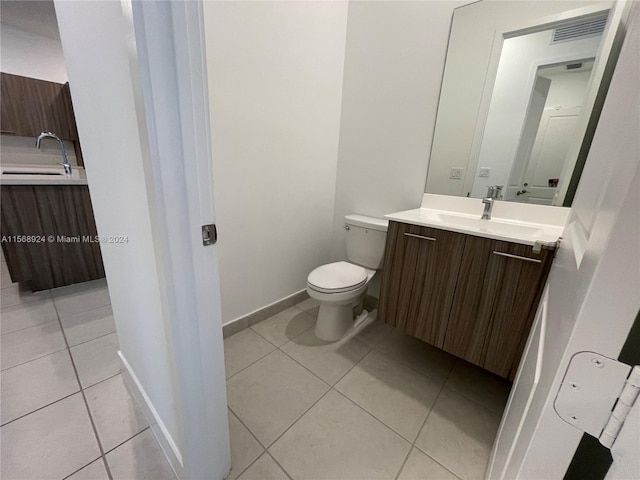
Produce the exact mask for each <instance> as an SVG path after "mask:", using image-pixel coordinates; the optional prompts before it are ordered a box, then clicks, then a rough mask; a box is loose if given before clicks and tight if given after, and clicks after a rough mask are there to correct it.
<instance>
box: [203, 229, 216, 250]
mask: <svg viewBox="0 0 640 480" xmlns="http://www.w3.org/2000/svg"><path fill="white" fill-rule="evenodd" d="M217 241H218V232H217V230H216V225H215V223H210V224H209V225H202V245H204V246H205V247H206V246H207V245H213V244H214V243H216V242H217Z"/></svg>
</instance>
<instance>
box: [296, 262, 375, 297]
mask: <svg viewBox="0 0 640 480" xmlns="http://www.w3.org/2000/svg"><path fill="white" fill-rule="evenodd" d="M366 281H367V271H366V270H365V269H364V268H362V267H359V266H357V265H354V264H352V263H348V262H336V263H328V264H327V265H322V266H320V267H318V268H316V269H315V270H314V271H313V272H311V273H310V274H309V277H308V278H307V283H308V284H309V286H310V287H311V288H313V289H314V290H318V291H319V292H326V293H339V292H348V291H349V290H354V289H356V288H358V287H360V286H362V285H364V283H365V282H366Z"/></svg>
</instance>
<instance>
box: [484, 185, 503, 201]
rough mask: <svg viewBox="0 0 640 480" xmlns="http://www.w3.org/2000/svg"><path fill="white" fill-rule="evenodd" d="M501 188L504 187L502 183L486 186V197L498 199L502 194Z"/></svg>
mask: <svg viewBox="0 0 640 480" xmlns="http://www.w3.org/2000/svg"><path fill="white" fill-rule="evenodd" d="M503 188H504V185H491V186H489V187H487V197H488V198H493V199H494V200H497V199H499V198H500V196H501V195H502V189H503Z"/></svg>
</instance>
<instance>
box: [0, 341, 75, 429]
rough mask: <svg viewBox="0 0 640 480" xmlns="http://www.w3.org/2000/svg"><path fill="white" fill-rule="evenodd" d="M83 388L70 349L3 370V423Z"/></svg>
mask: <svg viewBox="0 0 640 480" xmlns="http://www.w3.org/2000/svg"><path fill="white" fill-rule="evenodd" d="M79 390H80V386H79V385H78V380H77V379H76V374H75V371H74V370H73V366H72V365H71V358H70V357H69V352H68V351H67V350H66V349H65V350H61V351H59V352H56V353H52V354H51V355H46V356H44V357H41V358H38V359H36V360H32V361H30V362H27V363H23V364H22V365H18V366H17V367H13V368H9V369H7V370H3V371H2V373H1V374H0V391H1V395H2V402H1V403H2V409H0V414H1V417H2V423H3V424H4V423H6V422H9V421H11V420H14V419H16V418H18V417H21V416H22V415H25V414H27V413H29V412H33V411H34V410H36V409H38V408H41V407H44V406H45V405H49V404H50V403H53V402H55V401H57V400H60V399H61V398H64V397H66V396H68V395H71V394H72V393H75V392H77V391H79Z"/></svg>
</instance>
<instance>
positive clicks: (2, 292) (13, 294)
mask: <svg viewBox="0 0 640 480" xmlns="http://www.w3.org/2000/svg"><path fill="white" fill-rule="evenodd" d="M45 299H51V294H50V293H49V290H44V291H41V292H35V293H34V292H32V291H31V290H29V289H28V288H25V287H20V286H19V285H18V284H17V283H14V284H13V285H9V286H4V287H2V289H0V307H2V308H6V307H10V306H12V305H22V304H25V303H30V302H36V301H38V300H45Z"/></svg>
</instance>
